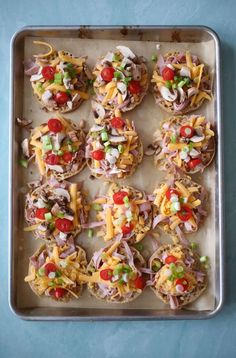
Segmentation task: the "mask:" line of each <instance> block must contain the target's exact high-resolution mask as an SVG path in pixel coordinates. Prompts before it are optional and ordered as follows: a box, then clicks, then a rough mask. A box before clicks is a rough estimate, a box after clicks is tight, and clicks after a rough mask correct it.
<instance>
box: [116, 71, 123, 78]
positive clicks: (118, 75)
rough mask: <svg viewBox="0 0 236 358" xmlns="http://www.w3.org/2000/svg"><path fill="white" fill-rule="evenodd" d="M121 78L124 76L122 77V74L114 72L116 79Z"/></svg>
mask: <svg viewBox="0 0 236 358" xmlns="http://www.w3.org/2000/svg"><path fill="white" fill-rule="evenodd" d="M121 76H122V75H121V73H120V72H119V71H115V72H114V77H115V78H117V79H119V78H121Z"/></svg>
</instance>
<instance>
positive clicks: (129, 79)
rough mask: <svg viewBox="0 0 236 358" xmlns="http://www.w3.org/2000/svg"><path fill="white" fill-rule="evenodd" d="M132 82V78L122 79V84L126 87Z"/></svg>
mask: <svg viewBox="0 0 236 358" xmlns="http://www.w3.org/2000/svg"><path fill="white" fill-rule="evenodd" d="M131 80H132V77H125V78H124V79H123V82H124V83H125V84H126V86H128V84H129V82H130V81H131Z"/></svg>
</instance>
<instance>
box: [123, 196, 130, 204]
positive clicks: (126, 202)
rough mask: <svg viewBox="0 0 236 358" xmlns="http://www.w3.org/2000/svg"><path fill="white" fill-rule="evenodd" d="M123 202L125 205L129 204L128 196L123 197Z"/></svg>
mask: <svg viewBox="0 0 236 358" xmlns="http://www.w3.org/2000/svg"><path fill="white" fill-rule="evenodd" d="M123 202H124V203H125V204H128V203H129V197H128V196H125V197H124V199H123Z"/></svg>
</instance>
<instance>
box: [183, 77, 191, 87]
mask: <svg viewBox="0 0 236 358" xmlns="http://www.w3.org/2000/svg"><path fill="white" fill-rule="evenodd" d="M184 82H185V84H186V85H189V84H190V82H191V80H190V78H189V77H185V79H184Z"/></svg>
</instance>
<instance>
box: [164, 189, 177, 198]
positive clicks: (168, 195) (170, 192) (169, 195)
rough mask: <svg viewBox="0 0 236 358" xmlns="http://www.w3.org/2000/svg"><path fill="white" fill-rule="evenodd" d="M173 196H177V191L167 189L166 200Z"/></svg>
mask: <svg viewBox="0 0 236 358" xmlns="http://www.w3.org/2000/svg"><path fill="white" fill-rule="evenodd" d="M173 194H174V195H177V196H179V192H178V191H177V190H175V189H173V188H169V189H168V190H167V192H166V197H167V199H168V200H170V198H171V195H173Z"/></svg>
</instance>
